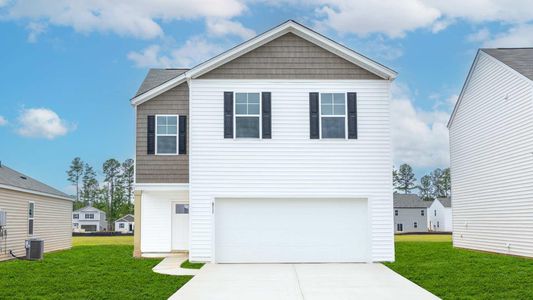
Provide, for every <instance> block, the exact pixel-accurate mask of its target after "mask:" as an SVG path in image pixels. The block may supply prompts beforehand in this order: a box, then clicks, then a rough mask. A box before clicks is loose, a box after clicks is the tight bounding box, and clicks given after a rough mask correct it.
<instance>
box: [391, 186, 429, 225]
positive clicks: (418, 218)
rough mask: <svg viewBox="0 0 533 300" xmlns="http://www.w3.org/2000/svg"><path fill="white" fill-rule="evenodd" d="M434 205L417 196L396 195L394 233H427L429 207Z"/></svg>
mask: <svg viewBox="0 0 533 300" xmlns="http://www.w3.org/2000/svg"><path fill="white" fill-rule="evenodd" d="M432 203H433V202H432V201H424V200H422V199H420V197H418V195H415V194H394V232H395V233H407V232H427V231H428V207H430V206H431V204H432Z"/></svg>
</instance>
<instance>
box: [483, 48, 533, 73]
mask: <svg viewBox="0 0 533 300" xmlns="http://www.w3.org/2000/svg"><path fill="white" fill-rule="evenodd" d="M481 51H483V52H485V53H487V54H488V55H490V56H492V57H494V58H496V59H497V60H499V61H501V62H503V63H504V64H506V65H508V66H509V67H511V68H512V69H513V70H515V71H517V72H518V73H520V74H522V75H524V76H526V77H527V78H529V79H530V80H533V48H495V49H481Z"/></svg>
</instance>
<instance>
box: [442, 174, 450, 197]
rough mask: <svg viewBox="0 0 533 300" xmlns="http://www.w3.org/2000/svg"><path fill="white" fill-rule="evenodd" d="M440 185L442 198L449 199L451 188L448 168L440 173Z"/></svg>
mask: <svg viewBox="0 0 533 300" xmlns="http://www.w3.org/2000/svg"><path fill="white" fill-rule="evenodd" d="M441 184H442V190H443V192H444V193H443V195H444V197H449V196H450V195H451V191H452V186H451V176H450V168H446V169H444V170H443V171H442V176H441Z"/></svg>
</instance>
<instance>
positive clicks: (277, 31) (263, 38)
mask: <svg viewBox="0 0 533 300" xmlns="http://www.w3.org/2000/svg"><path fill="white" fill-rule="evenodd" d="M289 32H290V33H293V34H295V35H297V36H299V37H301V38H303V39H305V40H307V41H309V42H311V43H313V44H315V45H317V46H319V47H322V48H324V49H326V50H328V51H330V52H331V53H334V54H336V55H338V56H339V57H342V58H344V59H346V60H347V61H349V62H351V63H353V64H355V65H357V66H359V67H361V68H363V69H365V70H367V71H369V72H372V73H374V74H376V75H378V76H380V77H381V78H383V79H385V80H394V79H395V78H396V76H397V75H398V74H397V73H396V72H395V71H393V70H392V69H389V68H387V67H385V66H383V65H381V64H379V63H377V62H375V61H373V60H371V59H369V58H368V57H366V56H364V55H361V54H359V53H357V52H355V51H353V50H351V49H349V48H347V47H345V46H343V45H341V44H339V43H337V42H335V41H333V40H331V39H329V38H327V37H325V36H323V35H321V34H319V33H317V32H316V31H313V30H311V29H309V28H307V27H305V26H303V25H301V24H299V23H297V22H295V21H293V20H289V21H287V22H285V23H283V24H281V25H279V26H277V27H274V28H273V29H270V30H268V31H266V32H264V33H262V34H260V35H258V36H256V37H254V38H252V39H250V40H248V41H246V42H244V43H242V44H240V45H238V46H236V47H234V48H231V49H230V50H228V51H226V52H223V53H222V54H220V55H217V56H215V57H213V58H211V59H209V60H207V61H205V62H203V63H201V64H199V65H197V66H195V67H194V68H192V69H190V70H189V71H186V72H185V73H183V74H181V75H179V76H177V77H175V78H173V79H171V80H169V81H167V82H165V83H163V84H161V85H159V86H157V87H155V88H152V89H151V90H148V91H147V92H145V93H143V94H140V95H138V96H137V97H134V98H133V99H131V105H133V106H137V105H139V104H142V103H144V102H146V101H148V100H150V99H152V98H154V97H156V96H158V95H160V94H162V93H164V92H166V91H168V90H170V89H172V88H174V87H176V86H178V85H179V84H181V83H183V82H185V81H190V80H191V79H195V78H198V77H199V76H202V75H203V74H205V73H207V72H209V71H211V70H213V69H215V68H217V67H219V66H221V65H223V64H225V63H227V62H229V61H231V60H233V59H235V58H237V57H239V56H241V55H243V54H245V53H248V52H250V51H252V50H254V49H256V48H258V47H260V46H262V45H264V44H266V43H268V42H270V41H272V40H274V39H276V38H278V37H280V36H282V35H284V34H286V33H289Z"/></svg>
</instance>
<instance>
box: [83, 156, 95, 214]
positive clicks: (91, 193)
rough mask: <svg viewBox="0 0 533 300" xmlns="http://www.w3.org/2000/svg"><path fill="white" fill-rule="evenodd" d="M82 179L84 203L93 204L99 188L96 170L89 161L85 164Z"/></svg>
mask: <svg viewBox="0 0 533 300" xmlns="http://www.w3.org/2000/svg"><path fill="white" fill-rule="evenodd" d="M81 181H82V193H81V195H82V199H83V204H84V205H93V203H94V201H95V198H96V193H97V190H98V180H97V179H96V172H95V171H94V169H93V167H91V166H90V165H89V164H88V163H86V164H85V167H84V172H83V177H82V179H81Z"/></svg>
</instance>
